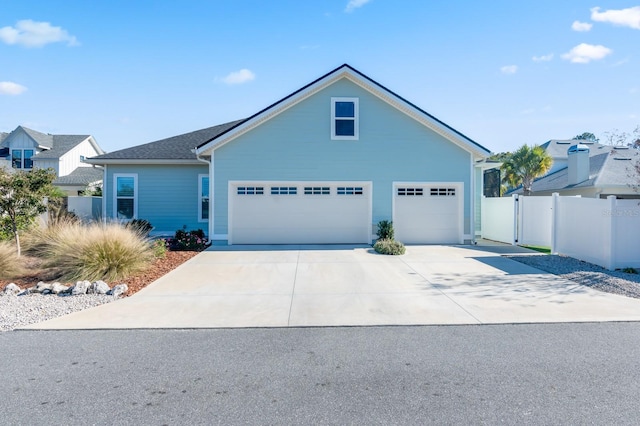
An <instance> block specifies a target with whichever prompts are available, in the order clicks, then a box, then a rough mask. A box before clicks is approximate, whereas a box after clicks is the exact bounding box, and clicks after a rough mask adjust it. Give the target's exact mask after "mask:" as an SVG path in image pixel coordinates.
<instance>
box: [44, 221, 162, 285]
mask: <svg viewBox="0 0 640 426" xmlns="http://www.w3.org/2000/svg"><path fill="white" fill-rule="evenodd" d="M43 233H46V234H47V238H48V240H47V241H41V242H40V244H39V245H38V248H37V249H36V250H35V251H36V252H37V253H38V255H39V256H40V257H42V258H43V260H44V265H43V266H44V267H48V268H55V269H56V270H57V271H59V273H60V276H61V277H60V279H61V280H64V281H76V280H89V281H96V280H105V281H116V280H121V279H124V278H127V277H129V276H131V275H134V274H136V273H139V272H142V271H144V270H145V269H146V268H147V267H148V266H149V265H150V264H151V261H152V260H153V258H154V249H153V246H152V243H151V241H149V240H148V239H146V238H144V237H142V236H141V235H140V234H139V233H137V232H135V231H133V230H131V229H129V228H127V227H125V226H122V225H120V224H118V223H108V224H102V223H93V224H90V225H84V224H82V223H79V222H65V223H64V224H62V223H61V224H59V225H58V226H55V227H52V228H49V229H47V230H46V231H45V232H43Z"/></svg>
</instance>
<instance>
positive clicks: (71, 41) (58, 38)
mask: <svg viewBox="0 0 640 426" xmlns="http://www.w3.org/2000/svg"><path fill="white" fill-rule="evenodd" d="M0 40H2V41H3V42H5V43H6V44H18V45H21V46H25V47H42V46H44V45H45V44H49V43H58V42H67V45H69V46H76V45H78V40H76V38H75V37H74V36H72V35H69V33H68V32H67V31H66V30H63V29H62V28H61V27H52V26H51V24H50V23H48V22H36V21H32V20H31V19H25V20H22V21H18V22H17V23H16V26H15V27H2V28H0Z"/></svg>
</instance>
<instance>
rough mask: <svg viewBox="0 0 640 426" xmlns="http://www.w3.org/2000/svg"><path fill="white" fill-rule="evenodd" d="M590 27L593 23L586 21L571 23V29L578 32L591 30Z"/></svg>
mask: <svg viewBox="0 0 640 426" xmlns="http://www.w3.org/2000/svg"><path fill="white" fill-rule="evenodd" d="M591 27H593V24H590V23H588V22H580V21H573V24H571V29H572V30H573V31H579V32H586V31H591Z"/></svg>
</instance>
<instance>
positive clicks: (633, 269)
mask: <svg viewBox="0 0 640 426" xmlns="http://www.w3.org/2000/svg"><path fill="white" fill-rule="evenodd" d="M622 272H625V273H627V274H637V273H638V271H636V270H635V268H624V269H622Z"/></svg>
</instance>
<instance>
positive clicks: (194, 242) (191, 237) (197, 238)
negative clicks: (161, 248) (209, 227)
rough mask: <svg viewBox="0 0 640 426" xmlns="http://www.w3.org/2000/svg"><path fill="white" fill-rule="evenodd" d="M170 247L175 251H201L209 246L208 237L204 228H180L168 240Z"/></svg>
mask: <svg viewBox="0 0 640 426" xmlns="http://www.w3.org/2000/svg"><path fill="white" fill-rule="evenodd" d="M167 243H168V245H169V248H170V249H171V250H175V251H201V250H204V249H205V248H206V247H207V239H206V238H205V236H204V231H203V230H202V229H197V230H195V231H184V230H182V229H178V230H177V231H176V234H175V236H174V237H173V238H169V239H168V240H167Z"/></svg>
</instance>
